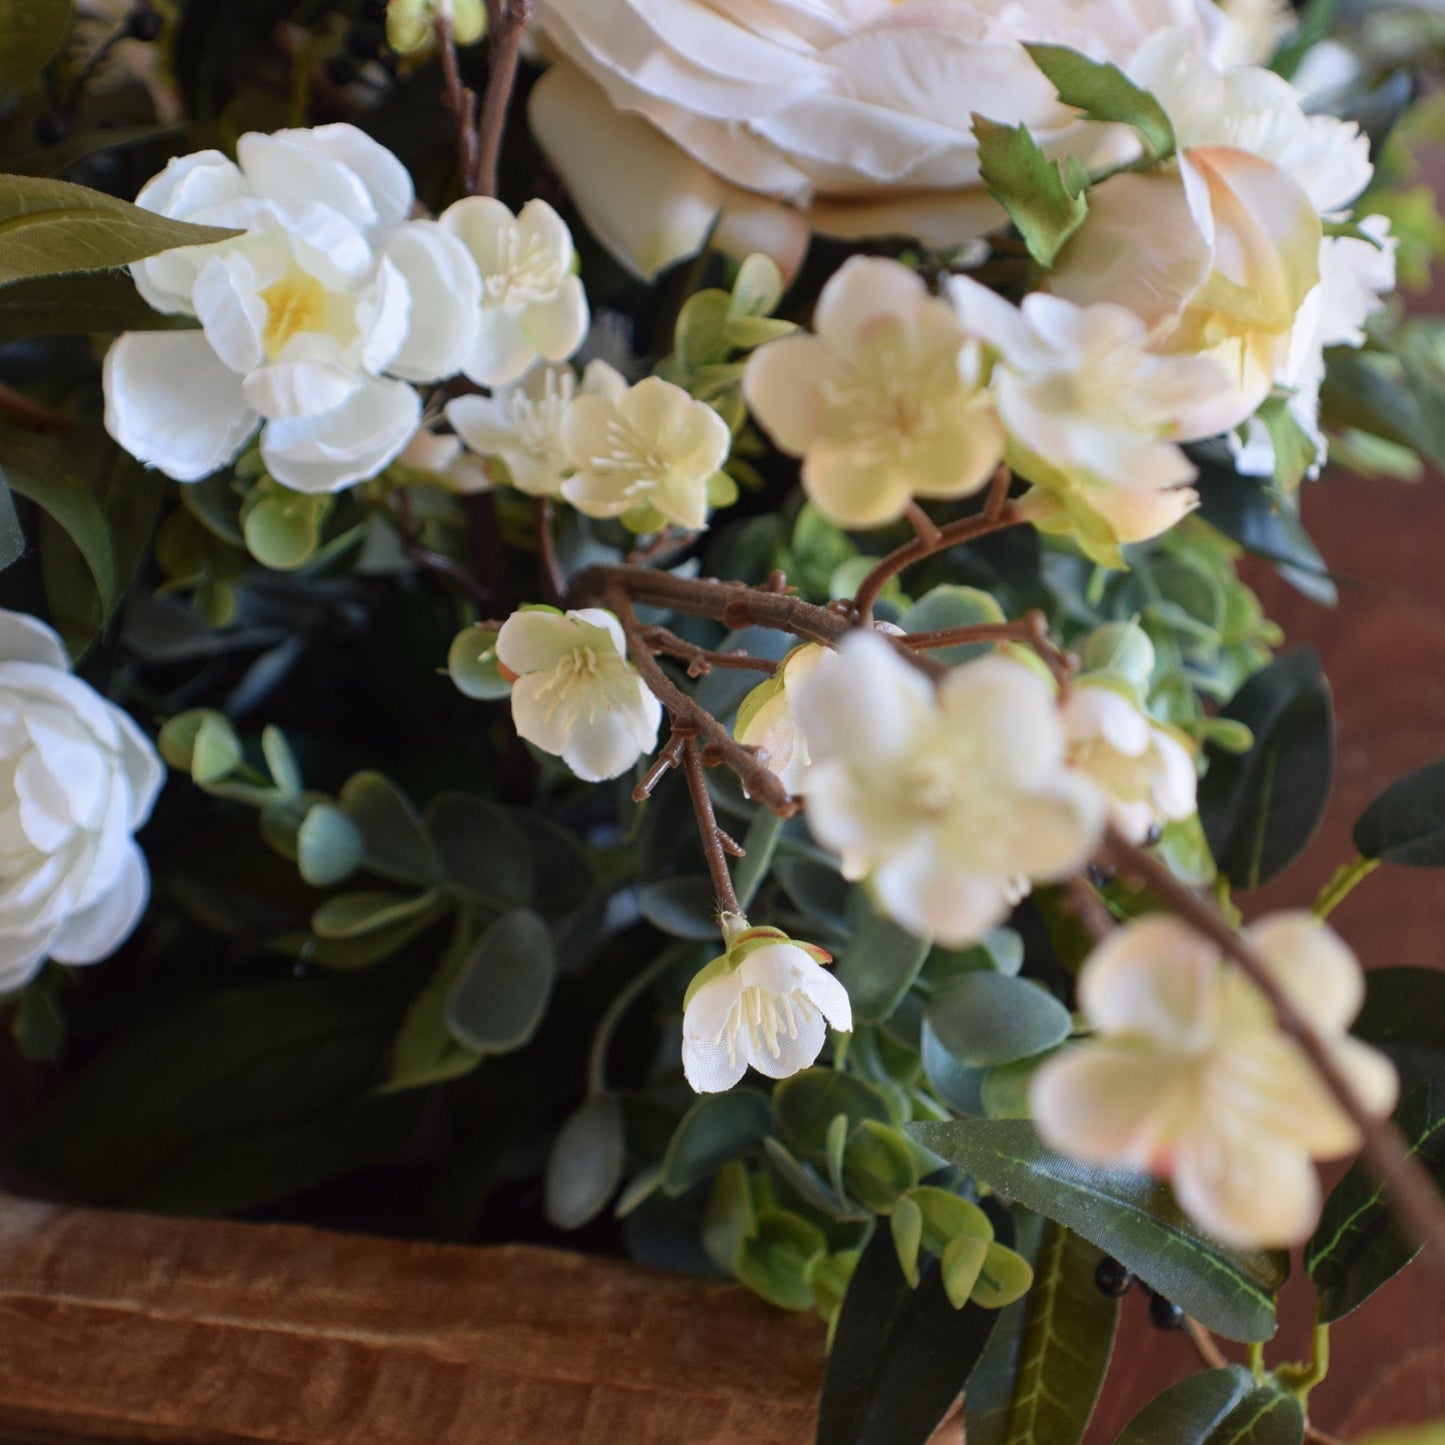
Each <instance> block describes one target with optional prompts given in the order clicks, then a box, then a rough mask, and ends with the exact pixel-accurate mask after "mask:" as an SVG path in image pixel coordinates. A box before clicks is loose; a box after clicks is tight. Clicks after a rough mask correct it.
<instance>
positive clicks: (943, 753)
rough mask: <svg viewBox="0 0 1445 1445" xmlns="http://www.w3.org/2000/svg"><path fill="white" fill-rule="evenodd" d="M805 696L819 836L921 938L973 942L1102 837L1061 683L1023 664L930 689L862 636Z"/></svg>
mask: <svg viewBox="0 0 1445 1445" xmlns="http://www.w3.org/2000/svg"><path fill="white" fill-rule="evenodd" d="M799 693H800V695H799V697H798V700H797V714H798V718H799V721H800V722H801V724H802V727H803V734H804V737H805V738H806V740H807V745H808V750H809V754H810V756H811V763H810V765H809V772H808V785H807V797H808V810H807V817H808V822H809V824H810V826H811V827H812V830H813V834H814V836H815V837H816V838H817V839H818V841H819V842H820V843H821V844H822V845H823V846H824V847H825V848H828V849H830V850H831V851H832V852H834V853H837V854H839V855H840V857H841V861H842V868H843V873H844V876H845V877H847V878H853V879H860V878H866V879H868V881H869V883H870V884H871V886H872V888H873V890H874V892H875V893H876V895H877V897H878V899H879V901H880V903H881V904H882V906H883V908H884V909H885V911H886V912H887V913H888V914H889V915H890V916H891V917H892V918H894V919H895V920H896V921H897V922H899V923H901V924H903V926H904V927H906V928H909V929H912V930H913V931H914V932H916V933H919V934H924V935H933V936H936V937H937V938H939V939H940V940H941V941H942V942H944V943H949V944H962V943H969V942H973V941H974V940H976V939H978V938H979V937H981V936H982V935H983V934H984V933H986V932H987V931H988V930H989V929H990V928H992V927H994V926H995V925H996V924H998V923H1000V922H1001V921H1002V920H1003V919H1004V917H1005V916H1006V915H1007V913H1008V911H1009V909H1010V907H1011V906H1012V905H1013V904H1014V903H1015V902H1016V901H1017V900H1018V899H1019V898H1020V897H1021V896H1022V895H1023V894H1024V893H1026V892H1027V891H1028V887H1029V883H1030V880H1034V879H1045V878H1060V877H1063V876H1065V875H1067V874H1069V873H1071V872H1073V871H1075V870H1076V869H1078V868H1079V867H1080V866H1082V865H1083V863H1084V862H1085V861H1086V860H1087V859H1088V857H1089V854H1090V853H1091V852H1092V850H1093V848H1094V845H1095V844H1096V843H1097V841H1098V838H1099V835H1100V832H1101V831H1102V829H1103V825H1104V819H1105V813H1106V804H1105V800H1104V797H1103V795H1102V794H1101V793H1100V792H1099V790H1098V789H1097V788H1096V787H1095V786H1094V784H1093V783H1092V782H1090V781H1089V780H1088V779H1087V778H1085V777H1084V776H1083V775H1081V774H1079V773H1077V772H1075V771H1073V770H1071V769H1070V768H1069V767H1068V766H1067V764H1066V762H1065V756H1064V749H1065V742H1064V729H1063V724H1062V721H1061V720H1060V717H1059V709H1058V702H1057V699H1056V697H1055V695H1054V691H1053V688H1052V685H1051V684H1050V683H1049V682H1048V681H1046V680H1045V679H1044V678H1043V677H1042V676H1040V675H1039V673H1038V672H1036V671H1035V670H1034V669H1033V668H1031V667H1029V666H1027V665H1025V664H1024V663H1022V662H1017V661H1014V660H1013V659H1011V658H1007V657H1002V656H991V657H984V658H980V659H979V660H978V661H976V662H970V663H967V664H965V665H964V666H962V667H958V668H955V669H954V670H953V671H952V672H950V673H949V674H948V675H947V676H946V677H945V678H944V680H943V681H942V683H941V684H940V685H939V686H938V688H937V690H936V691H935V688H934V686H933V684H932V683H931V682H930V681H929V680H928V679H927V678H926V677H924V676H923V674H922V673H920V672H919V671H918V670H917V669H915V668H913V667H911V666H910V665H909V664H908V663H907V662H905V661H904V660H903V659H902V658H900V657H899V656H898V654H897V653H896V652H895V650H894V649H893V648H892V647H890V646H889V644H888V643H886V642H884V641H883V639H882V638H880V637H877V636H873V635H870V634H867V633H858V634H855V635H853V636H851V637H849V638H848V639H847V640H846V641H845V642H844V643H843V644H842V646H841V648H840V649H839V653H838V658H837V660H836V662H834V663H833V664H832V665H831V666H828V667H825V668H819V669H818V670H817V671H816V672H815V673H814V674H813V676H812V677H811V678H809V679H808V680H807V682H806V683H805V684H804V685H803V687H802V688H801V689H800V690H799Z"/></svg>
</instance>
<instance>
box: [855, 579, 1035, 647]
mask: <svg viewBox="0 0 1445 1445" xmlns="http://www.w3.org/2000/svg"><path fill="white" fill-rule="evenodd" d="M870 565H871V564H870ZM1006 620H1007V619H1006V618H1005V616H1004V610H1003V608H1002V607H1000V606H999V605H998V601H997V599H996V598H995V597H994V596H993V595H992V594H991V593H988V592H984V591H982V590H981V589H980V588H978V587H960V586H956V585H953V584H951V583H946V584H944V585H943V586H941V587H935V588H933V589H932V590H931V591H929V592H926V593H924V595H923V596H922V597H920V598H919V599H918V601H917V602H915V603H914V604H913V606H912V607H910V608H909V609H908V611H907V612H905V613H904V614H903V616H902V617H900V618H899V619H898V625H899V626H900V627H901V628H902V629H903V630H904V631H905V632H907V633H916V632H942V631H945V630H952V629H953V628H955V627H978V626H980V625H987V624H997V623H1000V622H1004V621H1006ZM993 650H994V644H993V643H991V642H965V643H960V644H959V645H958V646H956V647H944V648H939V649H937V650H936V651H934V652H932V653H931V654H930V656H932V657H935V658H937V659H938V661H939V662H945V663H947V664H948V665H949V666H950V667H956V666H959V665H960V664H962V663H965V662H971V661H973V659H974V658H976V657H982V656H984V655H985V654H986V653H989V652H992V651H993Z"/></svg>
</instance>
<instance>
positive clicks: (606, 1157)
mask: <svg viewBox="0 0 1445 1445" xmlns="http://www.w3.org/2000/svg"><path fill="white" fill-rule="evenodd" d="M626 1153H627V1149H626V1139H625V1138H624V1135H623V1129H622V1106H621V1104H619V1103H618V1101H617V1096H616V1095H615V1094H594V1095H593V1096H592V1097H591V1098H590V1099H588V1100H587V1102H586V1103H585V1104H583V1105H582V1107H581V1108H580V1109H578V1110H577V1112H576V1113H575V1114H573V1115H572V1117H571V1118H570V1119H568V1120H567V1122H566V1123H565V1124H563V1125H562V1127H561V1129H559V1130H558V1131H557V1137H556V1139H555V1140H553V1142H552V1152H551V1153H550V1154H549V1155H548V1156H547V1174H546V1178H545V1179H544V1180H543V1184H542V1209H543V1213H545V1214H546V1216H547V1218H548V1220H549V1221H550V1222H551V1223H552V1224H555V1225H556V1226H557V1228H558V1229H580V1228H581V1227H582V1226H583V1225H584V1224H586V1223H587V1221H588V1220H589V1219H593V1218H595V1217H596V1216H597V1215H598V1214H600V1213H601V1212H602V1210H603V1209H605V1208H606V1207H607V1201H608V1200H609V1199H611V1198H612V1196H613V1195H614V1194H615V1193H616V1192H617V1186H618V1184H619V1183H621V1181H622V1166H623V1164H624V1162H625V1158H626Z"/></svg>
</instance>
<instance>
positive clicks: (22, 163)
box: [0, 7, 185, 176]
mask: <svg viewBox="0 0 1445 1445" xmlns="http://www.w3.org/2000/svg"><path fill="white" fill-rule="evenodd" d="M0 8H3V7H0ZM0 43H3V42H0ZM184 134H185V126H184V125H183V124H180V123H177V124H175V125H106V126H100V127H98V128H95V129H89V128H87V129H85V130H79V131H76V132H75V133H74V134H72V135H68V136H66V137H65V139H64V140H62V141H57V142H56V143H55V144H54V145H48V146H41V147H40V148H39V149H38V150H32V151H25V152H23V153H22V154H20V155H12V156H6V157H5V169H6V170H7V171H9V172H10V174H11V175H17V176H58V175H61V174H62V173H63V172H65V171H68V170H69V169H70V167H71V166H73V165H77V164H78V163H79V162H81V161H83V160H87V159H89V157H91V156H94V155H102V154H104V153H105V152H107V151H121V150H129V149H130V148H131V147H132V146H138V145H145V144H146V143H147V142H149V141H159V140H168V139H171V138H174V137H181V136H184Z"/></svg>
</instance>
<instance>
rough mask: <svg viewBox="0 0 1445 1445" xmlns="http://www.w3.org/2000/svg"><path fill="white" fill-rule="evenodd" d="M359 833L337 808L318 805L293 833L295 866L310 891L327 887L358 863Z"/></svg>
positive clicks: (346, 875) (349, 873) (339, 879)
mask: <svg viewBox="0 0 1445 1445" xmlns="http://www.w3.org/2000/svg"><path fill="white" fill-rule="evenodd" d="M361 853H362V845H361V834H360V833H359V832H358V831H357V828H356V824H355V823H353V822H352V821H351V819H350V818H348V817H347V816H346V814H345V813H343V812H342V811H341V810H340V809H339V808H333V807H332V806H331V805H330V804H329V803H317V804H316V805H315V806H314V807H313V808H311V809H310V810H309V811H308V812H307V814H306V817H305V818H304V819H303V820H302V823H301V827H300V829H299V830H298V831H297V833H296V865H297V867H298V869H299V870H300V872H301V876H302V878H304V879H305V880H306V881H307V882H308V883H309V884H311V886H312V887H313V888H329V887H330V886H331V885H332V884H333V883H340V882H341V880H342V879H343V878H347V877H349V876H350V875H351V874H352V873H354V872H355V871H356V869H357V867H358V866H359V865H360V863H361Z"/></svg>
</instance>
